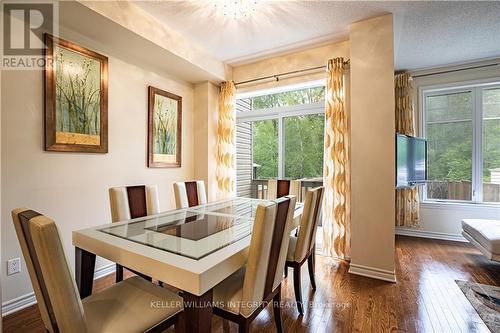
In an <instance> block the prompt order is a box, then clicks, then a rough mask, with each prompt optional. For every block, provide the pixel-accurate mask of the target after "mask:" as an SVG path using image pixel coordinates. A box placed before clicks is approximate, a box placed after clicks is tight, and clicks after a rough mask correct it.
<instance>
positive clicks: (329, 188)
mask: <svg viewBox="0 0 500 333" xmlns="http://www.w3.org/2000/svg"><path fill="white" fill-rule="evenodd" d="M346 73H347V65H346V63H345V62H344V59H343V58H335V59H330V60H329V61H328V66H327V83H326V93H325V150H324V167H323V173H324V176H323V183H324V186H325V194H324V201H323V249H324V252H325V253H326V254H328V255H330V256H332V257H336V258H339V259H345V260H348V259H349V257H350V241H351V207H350V200H351V185H350V156H349V132H350V129H349V117H348V111H347V108H346V97H345V96H346V92H345V75H346Z"/></svg>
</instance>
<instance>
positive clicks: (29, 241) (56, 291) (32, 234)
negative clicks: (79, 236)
mask: <svg viewBox="0 0 500 333" xmlns="http://www.w3.org/2000/svg"><path fill="white" fill-rule="evenodd" d="M12 219H13V221H14V227H15V229H16V234H17V238H18V240H19V244H20V245H21V250H22V253H23V256H24V259H25V262H26V266H27V268H28V272H29V276H30V278H31V282H32V285H33V289H34V291H35V296H36V299H37V302H38V308H39V309H40V313H41V316H42V320H43V323H44V325H45V328H46V330H47V331H48V332H50V333H57V332H72V333H100V332H161V331H163V330H165V329H167V328H168V327H170V326H172V325H175V326H176V331H177V330H178V324H179V322H180V316H181V313H182V311H183V307H182V298H180V297H179V296H177V295H176V294H174V293H172V292H170V291H168V290H166V289H164V288H161V287H159V286H157V285H154V284H152V283H148V282H146V281H144V280H143V279H141V278H139V277H137V276H136V277H132V278H129V279H127V280H125V281H122V282H119V283H117V284H114V285H112V286H111V287H109V288H107V289H105V290H103V291H102V292H99V293H96V294H93V295H90V296H88V297H86V298H84V299H83V300H82V299H80V296H79V293H78V290H77V287H76V284H75V280H74V279H73V277H72V274H71V271H70V267H69V265H68V262H67V259H66V256H65V253H64V249H63V245H62V243H61V238H60V235H59V231H58V228H57V226H56V224H55V222H54V221H53V220H51V219H50V218H48V217H45V216H43V215H41V214H39V213H37V212H35V211H33V210H29V209H26V208H18V209H15V210H13V211H12ZM155 302H156V303H155ZM154 304H158V306H156V307H155V306H154Z"/></svg>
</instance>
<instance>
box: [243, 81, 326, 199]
mask: <svg viewBox="0 0 500 333" xmlns="http://www.w3.org/2000/svg"><path fill="white" fill-rule="evenodd" d="M324 95H325V87H324V86H319V87H318V86H316V87H309V88H304V89H298V90H293V91H285V92H279V93H275V94H269V95H264V96H256V97H250V98H244V99H238V100H237V103H236V106H237V107H236V111H237V112H236V122H237V131H236V148H237V155H236V162H237V163H236V169H237V174H236V188H237V192H238V196H249V195H250V192H251V187H252V183H253V182H254V181H255V180H267V179H270V178H279V179H285V178H286V179H304V178H307V179H310V180H312V181H315V180H316V179H318V181H322V177H323V140H324V139H323V138H324V124H325V119H324V118H325V116H324Z"/></svg>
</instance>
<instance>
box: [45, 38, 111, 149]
mask: <svg viewBox="0 0 500 333" xmlns="http://www.w3.org/2000/svg"><path fill="white" fill-rule="evenodd" d="M54 56H55V97H56V100H55V111H56V114H55V129H56V143H60V144H83V145H96V146H99V145H100V142H101V138H100V134H101V133H100V129H101V117H100V115H101V110H100V105H101V99H100V96H101V89H100V86H101V73H100V70H101V63H100V61H99V60H96V59H94V58H90V57H88V56H85V55H82V54H80V53H77V52H74V51H72V50H69V49H66V48H63V47H61V46H59V45H54Z"/></svg>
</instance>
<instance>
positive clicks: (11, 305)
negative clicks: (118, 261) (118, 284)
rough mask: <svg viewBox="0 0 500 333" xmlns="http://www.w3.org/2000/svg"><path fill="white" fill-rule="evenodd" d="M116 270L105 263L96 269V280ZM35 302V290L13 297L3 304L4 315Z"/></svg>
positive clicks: (113, 265)
mask: <svg viewBox="0 0 500 333" xmlns="http://www.w3.org/2000/svg"><path fill="white" fill-rule="evenodd" d="M114 272H115V264H113V263H111V264H108V265H104V266H102V267H99V268H97V269H96V270H95V272H94V280H96V279H99V278H101V277H104V276H106V275H109V274H111V273H114ZM33 304H36V297H35V293H34V292H30V293H28V294H26V295H23V296H19V297H17V298H14V299H11V300H10V301H7V302H4V303H3V304H2V317H5V316H7V315H10V314H12V313H14V312H17V311H19V310H22V309H24V308H27V307H28V306H31V305H33Z"/></svg>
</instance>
